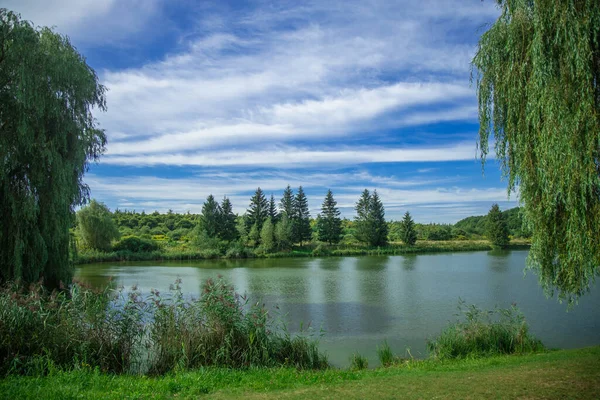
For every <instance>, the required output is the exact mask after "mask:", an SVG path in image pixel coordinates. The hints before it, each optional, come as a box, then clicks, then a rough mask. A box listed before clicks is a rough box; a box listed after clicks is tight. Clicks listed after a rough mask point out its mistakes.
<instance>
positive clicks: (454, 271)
mask: <svg viewBox="0 0 600 400" xmlns="http://www.w3.org/2000/svg"><path fill="white" fill-rule="evenodd" d="M526 257H527V252H526V251H512V252H499V253H497V252H473V253H454V254H452V253H450V254H436V255H417V256H406V257H404V256H393V257H356V258H354V257H348V258H323V259H305V258H295V259H274V260H239V261H223V260H213V261H194V262H168V263H157V262H150V263H139V262H136V263H107V264H95V265H85V266H82V267H80V268H78V269H77V272H76V274H77V276H78V277H79V278H80V279H82V280H85V281H87V282H90V283H91V284H93V285H98V286H100V285H106V284H107V282H108V278H109V277H111V276H112V277H114V279H115V281H116V282H117V283H118V284H122V285H125V286H126V287H127V286H131V285H133V284H137V285H138V286H139V287H140V289H141V290H142V291H146V292H149V291H150V289H151V288H155V289H158V290H161V291H165V290H167V289H168V287H169V284H171V283H173V282H174V281H175V279H177V278H178V277H179V278H181V279H182V280H183V284H182V286H183V290H184V292H186V293H189V294H192V295H198V294H199V292H200V285H201V282H202V281H204V280H205V279H207V278H210V277H213V278H214V277H216V276H217V275H218V274H221V275H223V276H224V277H225V278H226V279H227V280H228V281H230V282H231V283H233V284H234V285H235V287H236V289H237V291H238V292H240V293H246V294H248V295H249V296H250V297H251V298H252V299H262V301H263V302H265V303H266V304H267V306H268V307H271V308H272V309H273V311H274V312H277V313H279V314H280V315H282V316H284V317H285V318H286V320H287V321H288V322H289V324H288V326H289V328H290V329H291V330H293V331H295V330H297V329H298V328H299V325H300V322H301V321H302V322H303V323H304V325H305V326H306V325H307V324H308V323H310V324H311V326H313V327H315V328H317V330H318V329H319V328H322V329H323V330H325V331H326V334H325V336H324V337H323V338H322V339H321V347H322V349H323V350H325V351H326V352H327V353H328V354H329V358H330V360H331V362H333V363H334V364H336V365H340V366H341V365H345V364H347V362H348V356H349V355H350V354H351V353H352V352H355V351H358V352H360V353H361V354H363V355H366V356H367V357H368V358H369V361H370V364H371V365H375V364H376V363H377V361H376V359H377V357H376V352H375V351H376V346H377V345H378V344H380V343H381V342H382V341H383V340H387V341H388V343H389V344H390V346H391V347H392V349H393V350H394V351H395V352H396V353H399V354H404V351H405V349H406V348H407V347H408V348H410V350H411V353H412V354H413V356H415V357H424V356H426V355H427V353H426V350H425V339H426V338H427V337H431V336H434V335H436V334H437V333H439V332H440V330H441V329H442V328H443V327H444V326H445V325H446V324H447V323H448V321H454V320H455V318H456V317H455V314H456V312H457V304H458V299H459V297H460V298H462V299H464V300H465V301H466V302H467V303H469V304H477V305H478V306H479V307H481V308H485V309H491V308H493V307H494V306H496V305H497V306H500V307H509V306H510V304H511V303H513V302H515V303H517V305H518V306H519V308H520V309H521V311H523V313H524V314H525V316H526V318H527V320H528V321H529V324H530V326H531V330H532V332H533V333H534V334H535V335H537V336H538V337H539V338H541V339H542V340H543V342H544V343H545V344H546V345H547V346H549V347H557V348H573V347H583V346H590V345H598V344H600V312H599V311H598V310H599V309H600V307H599V306H600V290H598V288H597V287H595V288H594V289H593V290H592V291H591V292H590V293H589V294H587V295H586V296H584V297H583V298H582V299H581V300H580V302H579V305H577V306H575V307H574V308H573V309H572V310H570V311H568V312H567V307H566V305H565V304H560V303H558V301H557V300H556V298H550V299H548V298H546V297H545V296H544V293H543V291H542V289H541V288H540V287H539V286H538V282H537V277H536V276H535V275H534V274H533V273H532V272H529V273H527V275H524V273H523V268H524V265H525V259H526ZM274 305H278V306H279V310H275V309H274V308H273V307H274Z"/></svg>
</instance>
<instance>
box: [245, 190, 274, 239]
mask: <svg viewBox="0 0 600 400" xmlns="http://www.w3.org/2000/svg"><path fill="white" fill-rule="evenodd" d="M268 216H269V202H268V201H267V198H266V197H265V194H264V193H263V191H262V189H261V188H258V189H256V192H255V193H254V196H252V198H251V199H250V206H249V207H248V210H247V212H246V224H247V225H246V226H247V228H248V230H249V231H252V227H253V226H254V225H256V229H257V231H258V236H260V231H261V229H262V226H263V223H264V222H265V220H266V219H267V217H268Z"/></svg>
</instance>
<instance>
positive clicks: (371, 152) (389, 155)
mask: <svg viewBox="0 0 600 400" xmlns="http://www.w3.org/2000/svg"><path fill="white" fill-rule="evenodd" d="M475 158H476V148H475V143H474V142H473V143H467V144H456V145H450V146H444V147H431V148H412V147H411V148H391V149H390V148H378V147H347V148H342V149H338V150H335V149H324V150H316V149H315V150H313V149H308V148H298V147H271V148H266V149H264V148H257V149H246V150H228V149H226V150H219V151H203V152H194V153H175V154H142V155H132V156H129V155H126V156H125V155H124V156H113V155H109V156H107V157H105V158H104V162H105V163H109V164H120V165H195V166H209V167H215V166H228V167H230V166H255V167H257V166H261V167H264V166H270V167H279V168H297V167H299V166H315V165H339V166H342V165H359V164H365V163H391V162H440V161H460V160H474V159H475Z"/></svg>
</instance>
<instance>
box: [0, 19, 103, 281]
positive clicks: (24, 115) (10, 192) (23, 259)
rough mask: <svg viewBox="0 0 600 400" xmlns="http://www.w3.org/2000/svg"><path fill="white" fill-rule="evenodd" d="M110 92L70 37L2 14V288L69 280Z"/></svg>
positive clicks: (0, 216)
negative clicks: (10, 283) (74, 231)
mask: <svg viewBox="0 0 600 400" xmlns="http://www.w3.org/2000/svg"><path fill="white" fill-rule="evenodd" d="M104 93H105V88H104V87H103V86H102V85H101V84H99V83H98V77H97V76H96V73H95V72H94V70H93V69H92V68H90V66H88V65H87V64H86V62H85V59H84V58H83V57H82V56H81V55H80V54H79V53H78V52H77V50H76V49H75V48H74V47H73V46H72V45H71V43H70V42H69V39H68V38H67V37H65V36H61V35H60V34H58V33H55V32H53V31H52V30H51V29H49V28H34V27H33V26H32V24H31V23H30V22H27V21H22V20H21V19H20V18H19V17H18V16H17V15H16V14H14V13H12V12H10V11H7V10H6V9H0V160H1V162H0V282H2V281H7V280H11V279H22V280H24V281H27V282H34V281H37V280H39V279H40V278H42V277H43V278H44V283H45V284H46V285H48V286H49V287H58V286H59V285H60V282H70V280H71V274H72V267H71V264H70V262H69V228H70V227H71V225H72V223H73V214H74V207H75V206H77V205H80V204H82V203H83V202H85V201H86V199H87V198H88V188H87V186H86V185H85V184H84V183H83V181H82V177H83V174H84V172H85V171H86V170H87V167H88V163H89V162H90V161H92V160H96V159H98V157H99V156H100V155H101V154H102V152H103V151H104V148H105V144H106V136H105V135H104V132H103V131H101V130H99V129H97V127H96V123H95V120H94V118H93V116H92V109H94V108H97V109H99V110H104V109H105V97H104Z"/></svg>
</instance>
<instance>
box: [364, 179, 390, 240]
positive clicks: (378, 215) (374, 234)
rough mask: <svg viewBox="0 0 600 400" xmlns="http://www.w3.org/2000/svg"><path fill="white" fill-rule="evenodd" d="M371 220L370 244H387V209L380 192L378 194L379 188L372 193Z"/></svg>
mask: <svg viewBox="0 0 600 400" xmlns="http://www.w3.org/2000/svg"><path fill="white" fill-rule="evenodd" d="M369 220H370V225H371V229H372V230H371V236H370V238H369V244H370V245H371V246H385V245H387V241H388V239H387V237H388V231H389V228H388V224H387V222H386V220H385V209H384V207H383V203H382V202H381V199H380V198H379V194H377V190H374V191H373V194H372V195H371V203H370V207H369Z"/></svg>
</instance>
